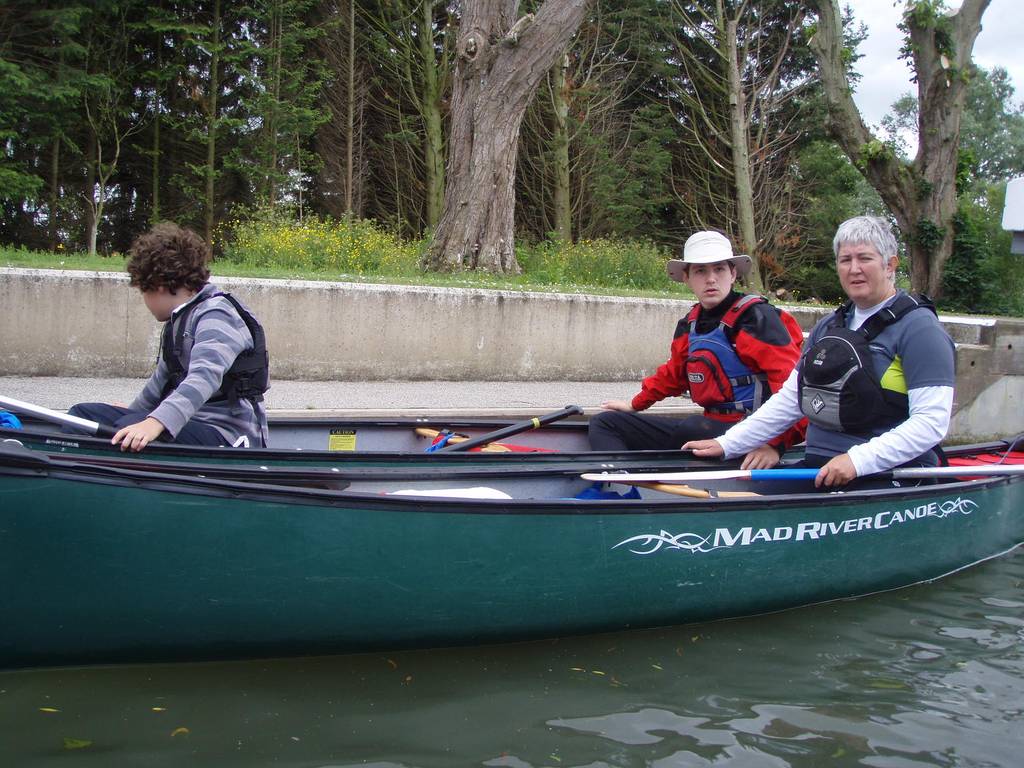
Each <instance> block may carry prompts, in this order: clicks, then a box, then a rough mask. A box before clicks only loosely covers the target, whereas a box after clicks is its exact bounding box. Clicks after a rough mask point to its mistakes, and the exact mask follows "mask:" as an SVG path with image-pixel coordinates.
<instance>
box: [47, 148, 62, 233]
mask: <svg viewBox="0 0 1024 768" xmlns="http://www.w3.org/2000/svg"><path fill="white" fill-rule="evenodd" d="M60 140H61V139H60V134H59V133H58V134H57V135H55V136H54V137H53V143H52V144H51V146H50V210H49V221H48V222H47V224H48V225H49V226H48V227H47V229H48V230H49V240H50V250H51V251H56V250H57V243H58V242H59V241H58V239H57V238H58V237H59V236H58V234H57V205H58V200H59V194H58V193H59V189H60Z"/></svg>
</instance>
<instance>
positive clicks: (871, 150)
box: [857, 139, 896, 168]
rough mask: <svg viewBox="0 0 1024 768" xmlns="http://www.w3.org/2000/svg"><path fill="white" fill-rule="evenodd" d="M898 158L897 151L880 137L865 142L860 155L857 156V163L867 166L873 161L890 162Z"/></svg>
mask: <svg viewBox="0 0 1024 768" xmlns="http://www.w3.org/2000/svg"><path fill="white" fill-rule="evenodd" d="M895 159H896V153H895V152H894V151H893V148H892V146H891V145H889V144H887V143H886V142H884V141H879V140H878V139H872V140H871V141H868V142H865V143H864V146H863V147H861V149H860V157H858V158H857V165H858V167H860V168H866V167H867V166H868V165H869V164H871V163H888V162H892V161H894V160H895Z"/></svg>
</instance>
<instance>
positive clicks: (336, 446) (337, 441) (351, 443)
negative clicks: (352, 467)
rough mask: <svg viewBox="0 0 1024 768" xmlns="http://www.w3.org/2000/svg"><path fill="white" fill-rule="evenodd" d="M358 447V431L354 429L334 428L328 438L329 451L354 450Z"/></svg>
mask: <svg viewBox="0 0 1024 768" xmlns="http://www.w3.org/2000/svg"><path fill="white" fill-rule="evenodd" d="M355 449H356V431H355V430H354V429H332V430H331V434H330V437H328V438H327V450H328V451H354V450H355Z"/></svg>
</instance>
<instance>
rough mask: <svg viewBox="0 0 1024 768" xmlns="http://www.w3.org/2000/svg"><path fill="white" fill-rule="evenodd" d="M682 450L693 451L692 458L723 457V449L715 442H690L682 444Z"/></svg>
mask: <svg viewBox="0 0 1024 768" xmlns="http://www.w3.org/2000/svg"><path fill="white" fill-rule="evenodd" d="M683 450H684V451H693V455H694V456H700V457H701V458H702V459H703V458H709V459H717V458H719V457H720V456H724V455H725V449H724V448H722V444H721V443H719V442H718V441H717V440H691V441H690V442H688V443H683Z"/></svg>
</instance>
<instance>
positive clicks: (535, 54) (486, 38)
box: [425, 0, 587, 273]
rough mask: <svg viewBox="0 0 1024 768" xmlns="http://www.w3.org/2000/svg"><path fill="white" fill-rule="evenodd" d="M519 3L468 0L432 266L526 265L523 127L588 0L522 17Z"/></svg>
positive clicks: (551, 4)
mask: <svg viewBox="0 0 1024 768" xmlns="http://www.w3.org/2000/svg"><path fill="white" fill-rule="evenodd" d="M517 6H518V3H517V2H516V0H467V1H466V4H465V7H464V12H463V17H462V23H461V26H460V28H459V37H458V42H457V44H456V54H457V56H456V65H455V79H454V87H453V93H452V113H451V136H450V140H449V162H448V168H449V172H448V184H447V187H446V189H445V197H444V211H443V213H442V215H441V221H440V223H439V224H438V228H437V231H436V233H435V235H434V239H433V242H432V243H431V245H430V250H429V252H428V253H427V255H426V257H425V264H426V265H427V266H428V267H429V268H431V269H435V270H452V269H485V270H489V271H493V272H501V273H515V272H518V271H519V265H518V263H517V262H516V258H515V252H514V250H513V232H514V211H515V197H514V185H515V166H516V152H517V149H518V138H519V127H520V125H521V124H522V119H523V113H524V112H525V111H526V107H527V105H528V104H529V102H530V99H531V98H532V97H533V94H534V92H535V91H536V89H537V86H538V85H539V84H540V81H541V79H542V78H543V77H544V76H545V74H546V73H547V72H548V70H550V69H551V67H552V66H554V64H555V62H556V61H557V60H558V58H559V57H560V56H561V55H562V54H563V53H564V51H565V49H566V47H567V46H568V44H569V40H570V38H571V37H572V35H573V33H574V32H575V31H576V28H577V27H578V26H579V23H580V21H581V20H582V18H583V15H584V12H585V10H586V6H587V0H545V2H544V3H543V5H541V7H540V8H539V9H538V11H537V14H536V16H534V15H532V14H527V15H525V16H523V17H521V18H519V19H516V18H515V15H516V9H517Z"/></svg>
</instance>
